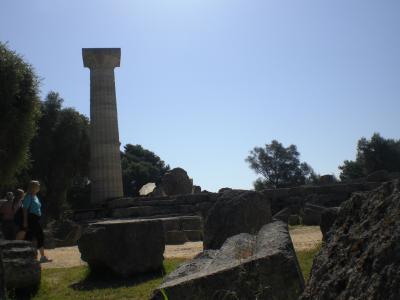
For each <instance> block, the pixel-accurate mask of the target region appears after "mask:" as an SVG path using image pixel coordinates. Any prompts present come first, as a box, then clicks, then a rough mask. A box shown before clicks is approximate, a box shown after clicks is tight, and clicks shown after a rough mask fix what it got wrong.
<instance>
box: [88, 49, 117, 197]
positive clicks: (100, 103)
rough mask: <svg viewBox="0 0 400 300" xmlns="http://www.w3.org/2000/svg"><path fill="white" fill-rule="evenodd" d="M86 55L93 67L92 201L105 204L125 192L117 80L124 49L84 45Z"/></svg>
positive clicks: (90, 66)
mask: <svg viewBox="0 0 400 300" xmlns="http://www.w3.org/2000/svg"><path fill="white" fill-rule="evenodd" d="M82 56H83V65H84V66H85V67H87V68H89V69H90V181H91V184H92V191H91V192H92V196H91V202H92V203H93V204H102V203H104V202H105V200H107V199H110V198H117V197H122V195H123V191H122V171H121V159H120V150H119V146H120V143H119V135H118V116H117V101H116V97H115V80H114V68H115V67H119V63H120V58H121V49H120V48H86V49H85V48H84V49H82Z"/></svg>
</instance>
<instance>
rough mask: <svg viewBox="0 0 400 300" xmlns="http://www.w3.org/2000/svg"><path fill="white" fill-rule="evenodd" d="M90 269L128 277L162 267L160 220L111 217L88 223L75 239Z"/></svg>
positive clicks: (161, 228) (162, 244)
mask: <svg viewBox="0 0 400 300" xmlns="http://www.w3.org/2000/svg"><path fill="white" fill-rule="evenodd" d="M78 247H79V251H80V252H81V257H82V260H84V261H86V262H87V263H88V264H89V266H90V268H91V269H92V270H95V271H97V272H109V271H112V272H113V273H114V274H116V275H118V276H121V277H127V276H130V275H133V274H138V273H147V272H153V271H159V270H161V269H162V267H163V259H164V257H163V253H164V249H165V239H164V229H163V224H162V222H161V221H160V220H154V219H153V220H145V219H142V220H113V221H104V222H97V223H93V224H90V225H89V226H88V227H87V228H86V229H85V230H84V232H83V234H82V237H81V238H80V239H79V241H78Z"/></svg>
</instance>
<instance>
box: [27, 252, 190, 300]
mask: <svg viewBox="0 0 400 300" xmlns="http://www.w3.org/2000/svg"><path fill="white" fill-rule="evenodd" d="M184 261H185V259H177V258H176V259H166V260H164V268H165V271H166V273H167V274H168V273H170V272H172V271H173V270H175V269H176V268H177V266H178V265H179V264H181V263H182V262H184ZM163 275H165V274H162V272H160V274H155V275H151V276H148V275H146V276H141V277H135V278H130V279H115V278H113V277H110V276H106V277H98V276H95V275H93V274H91V273H90V272H89V269H88V267H86V266H80V267H73V268H65V269H64V268H62V269H61V268H60V269H44V270H42V282H41V285H40V288H39V291H38V293H37V294H36V296H35V297H34V298H33V299H36V300H44V299H49V300H50V299H57V300H65V299H74V300H76V299H107V300H108V299H110V300H111V299H148V298H149V296H150V295H151V292H152V291H153V290H154V289H155V288H156V287H158V286H159V285H160V283H161V281H162V279H163Z"/></svg>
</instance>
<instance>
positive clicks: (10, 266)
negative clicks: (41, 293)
mask: <svg viewBox="0 0 400 300" xmlns="http://www.w3.org/2000/svg"><path fill="white" fill-rule="evenodd" d="M0 249H1V252H2V254H3V266H4V278H5V285H6V287H7V289H8V290H17V291H18V292H19V293H24V292H26V293H28V294H29V292H31V291H34V290H36V289H37V288H38V287H39V284H40V277H41V269H40V264H39V262H38V261H37V260H36V249H35V248H34V247H32V244H31V243H30V242H27V241H6V240H2V241H0Z"/></svg>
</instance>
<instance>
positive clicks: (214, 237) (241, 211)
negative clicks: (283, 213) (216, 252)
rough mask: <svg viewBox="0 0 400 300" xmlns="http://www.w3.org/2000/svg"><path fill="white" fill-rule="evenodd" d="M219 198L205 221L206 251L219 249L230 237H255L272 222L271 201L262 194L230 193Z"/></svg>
mask: <svg viewBox="0 0 400 300" xmlns="http://www.w3.org/2000/svg"><path fill="white" fill-rule="evenodd" d="M218 195H219V197H218V199H217V202H216V203H215V204H214V206H212V207H211V209H210V210H209V211H208V214H207V216H206V219H205V222H204V249H219V248H220V247H221V246H222V244H223V243H224V242H225V240H226V239H227V238H229V237H231V236H234V235H236V234H239V233H250V234H256V233H257V232H258V231H259V230H260V228H261V227H262V226H263V225H265V224H267V223H269V222H271V208H270V202H269V200H268V198H267V197H265V196H264V195H263V194H262V193H258V192H254V191H241V190H227V191H225V192H223V193H220V194H218Z"/></svg>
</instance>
